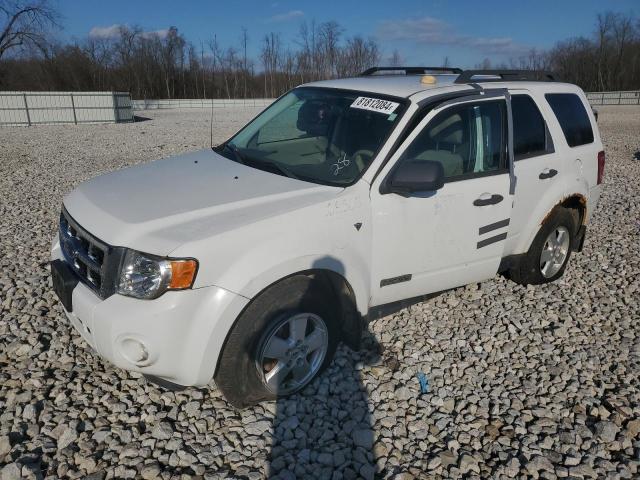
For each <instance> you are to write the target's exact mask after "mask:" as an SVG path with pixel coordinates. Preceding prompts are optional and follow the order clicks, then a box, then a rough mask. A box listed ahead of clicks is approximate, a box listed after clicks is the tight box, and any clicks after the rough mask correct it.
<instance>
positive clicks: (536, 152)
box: [505, 90, 566, 255]
mask: <svg viewBox="0 0 640 480" xmlns="http://www.w3.org/2000/svg"><path fill="white" fill-rule="evenodd" d="M511 112H512V117H513V153H514V172H515V175H516V178H517V179H518V182H517V186H516V191H515V199H514V201H513V212H512V215H511V222H510V225H509V238H508V240H507V244H506V246H505V252H506V254H507V255H508V254H511V253H521V252H515V251H514V250H516V249H517V247H516V246H517V245H519V243H520V234H521V233H522V232H524V231H527V230H528V228H527V227H528V226H529V224H530V222H531V214H532V213H533V212H534V207H535V205H537V204H538V203H539V202H540V201H541V200H543V199H544V198H545V197H546V193H547V192H548V191H549V190H550V189H551V188H552V187H553V185H554V183H556V182H557V181H558V180H559V178H560V174H561V173H562V172H561V170H562V169H561V167H560V166H559V155H558V154H557V153H556V151H555V147H554V144H553V139H552V138H551V134H550V133H549V128H548V126H547V122H546V120H545V118H544V117H543V115H542V113H541V112H540V109H539V108H538V106H537V105H536V102H535V101H534V99H533V98H532V97H531V95H530V94H529V93H528V92H527V91H524V90H517V91H512V95H511ZM564 173H566V172H564Z"/></svg>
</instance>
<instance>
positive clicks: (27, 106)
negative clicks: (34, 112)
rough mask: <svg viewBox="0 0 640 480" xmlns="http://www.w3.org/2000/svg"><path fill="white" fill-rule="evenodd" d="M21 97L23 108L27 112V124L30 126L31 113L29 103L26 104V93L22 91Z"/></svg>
mask: <svg viewBox="0 0 640 480" xmlns="http://www.w3.org/2000/svg"><path fill="white" fill-rule="evenodd" d="M22 98H23V100H24V109H25V110H26V112H27V124H28V125H29V126H31V115H29V105H28V104H27V94H26V93H23V94H22Z"/></svg>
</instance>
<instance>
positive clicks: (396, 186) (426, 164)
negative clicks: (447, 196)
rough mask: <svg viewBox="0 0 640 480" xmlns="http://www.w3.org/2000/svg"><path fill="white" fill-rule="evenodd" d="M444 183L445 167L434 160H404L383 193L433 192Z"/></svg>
mask: <svg viewBox="0 0 640 480" xmlns="http://www.w3.org/2000/svg"><path fill="white" fill-rule="evenodd" d="M443 185H444V168H442V164H441V163H440V162H434V161H432V160H417V159H414V160H402V161H401V162H400V164H399V165H398V166H397V167H396V169H395V170H394V171H393V172H392V173H391V178H390V179H389V180H387V182H386V188H385V191H384V192H383V193H398V194H400V195H407V194H410V193H415V192H432V191H434V190H439V189H440V188H442V187H443Z"/></svg>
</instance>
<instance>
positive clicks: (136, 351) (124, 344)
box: [120, 338, 149, 366]
mask: <svg viewBox="0 0 640 480" xmlns="http://www.w3.org/2000/svg"><path fill="white" fill-rule="evenodd" d="M120 352H121V353H122V356H123V357H124V358H125V359H126V360H127V361H129V362H131V363H133V364H135V365H139V366H140V365H143V364H144V363H146V362H147V360H149V352H148V350H147V347H145V345H144V343H142V342H140V341H138V340H136V339H135V338H125V339H123V340H121V341H120Z"/></svg>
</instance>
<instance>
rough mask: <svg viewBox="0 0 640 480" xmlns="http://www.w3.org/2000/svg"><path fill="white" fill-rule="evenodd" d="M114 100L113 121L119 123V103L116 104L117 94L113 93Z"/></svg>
mask: <svg viewBox="0 0 640 480" xmlns="http://www.w3.org/2000/svg"><path fill="white" fill-rule="evenodd" d="M111 98H112V99H113V120H114V121H115V122H116V123H118V103H117V102H116V92H111Z"/></svg>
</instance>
